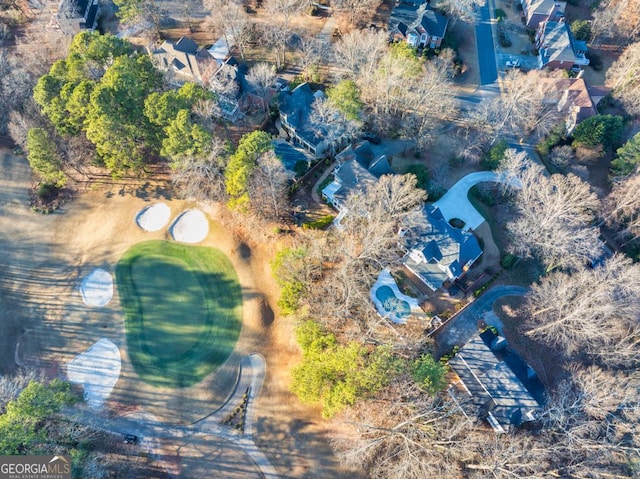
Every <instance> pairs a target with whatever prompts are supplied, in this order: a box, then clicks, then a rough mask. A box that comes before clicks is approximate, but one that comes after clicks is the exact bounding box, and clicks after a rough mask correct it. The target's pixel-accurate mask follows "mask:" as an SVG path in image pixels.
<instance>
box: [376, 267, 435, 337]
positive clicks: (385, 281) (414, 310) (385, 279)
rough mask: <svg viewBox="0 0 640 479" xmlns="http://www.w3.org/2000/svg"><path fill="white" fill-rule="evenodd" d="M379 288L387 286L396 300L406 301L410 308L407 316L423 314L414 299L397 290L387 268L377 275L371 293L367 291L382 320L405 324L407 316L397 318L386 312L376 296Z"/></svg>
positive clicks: (392, 313) (393, 314) (390, 312)
mask: <svg viewBox="0 0 640 479" xmlns="http://www.w3.org/2000/svg"><path fill="white" fill-rule="evenodd" d="M381 286H388V287H389V288H391V290H392V291H393V294H394V295H395V296H396V298H398V299H399V300H402V301H406V302H407V303H408V304H409V307H410V308H411V314H410V315H409V316H411V315H414V314H416V315H424V314H425V313H424V311H423V310H422V308H420V305H419V304H418V301H417V300H416V298H412V297H411V296H407V295H406V294H403V293H401V292H400V290H399V289H398V285H397V284H396V281H395V280H394V279H393V277H392V276H391V272H390V271H389V268H385V269H383V270H382V271H380V274H379V275H378V279H377V280H376V282H375V283H374V284H373V286H372V287H371V291H369V297H370V298H371V301H372V302H373V304H374V305H375V307H376V310H377V311H378V314H379V315H380V316H382V317H383V318H389V319H390V320H391V321H393V322H394V323H397V324H404V323H406V322H407V317H408V316H398V315H397V314H396V313H395V312H393V311H387V310H386V309H385V307H384V305H383V304H382V302H381V301H380V300H379V299H378V297H377V296H376V291H377V290H378V288H380V287H381Z"/></svg>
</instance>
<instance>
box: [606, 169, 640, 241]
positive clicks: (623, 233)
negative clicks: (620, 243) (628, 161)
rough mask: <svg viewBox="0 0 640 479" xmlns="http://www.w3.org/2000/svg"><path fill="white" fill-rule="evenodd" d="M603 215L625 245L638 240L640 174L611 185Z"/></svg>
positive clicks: (639, 236)
mask: <svg viewBox="0 0 640 479" xmlns="http://www.w3.org/2000/svg"><path fill="white" fill-rule="evenodd" d="M603 215H604V217H605V220H606V222H607V223H608V224H609V225H610V226H612V227H615V228H618V230H619V234H620V237H621V238H623V239H624V240H625V241H626V242H627V243H629V242H632V241H637V240H638V239H640V172H638V171H636V172H634V173H632V174H631V175H629V176H628V177H626V178H622V179H620V180H619V181H616V182H615V183H614V184H613V189H612V190H611V193H610V194H609V196H607V198H606V199H605V202H604V212H603Z"/></svg>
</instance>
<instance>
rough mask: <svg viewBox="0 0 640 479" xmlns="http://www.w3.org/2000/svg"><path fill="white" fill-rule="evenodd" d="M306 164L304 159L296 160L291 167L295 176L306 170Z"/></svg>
mask: <svg viewBox="0 0 640 479" xmlns="http://www.w3.org/2000/svg"><path fill="white" fill-rule="evenodd" d="M308 165H309V164H308V163H307V162H306V161H304V160H300V161H297V162H296V164H295V166H294V167H293V171H294V172H295V173H296V175H297V176H302V175H304V174H305V173H306V172H307V168H308Z"/></svg>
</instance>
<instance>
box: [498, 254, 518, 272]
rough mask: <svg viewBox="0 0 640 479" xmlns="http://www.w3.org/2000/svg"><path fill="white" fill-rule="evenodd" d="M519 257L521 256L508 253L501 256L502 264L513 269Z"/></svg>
mask: <svg viewBox="0 0 640 479" xmlns="http://www.w3.org/2000/svg"><path fill="white" fill-rule="evenodd" d="M519 259H520V258H518V257H517V256H516V255H514V254H511V253H507V254H505V255H504V256H503V257H502V258H500V265H501V266H502V267H503V268H504V269H511V268H513V267H514V266H515V265H516V263H517V262H518V261H519Z"/></svg>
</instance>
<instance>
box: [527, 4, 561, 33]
mask: <svg viewBox="0 0 640 479" xmlns="http://www.w3.org/2000/svg"><path fill="white" fill-rule="evenodd" d="M521 2H522V18H523V19H524V23H525V25H526V26H527V27H529V28H533V29H537V28H538V27H539V26H540V24H541V23H542V22H544V21H546V20H549V21H552V22H559V21H560V20H561V19H562V18H563V17H564V12H565V9H566V7H567V2H559V1H557V0H521Z"/></svg>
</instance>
